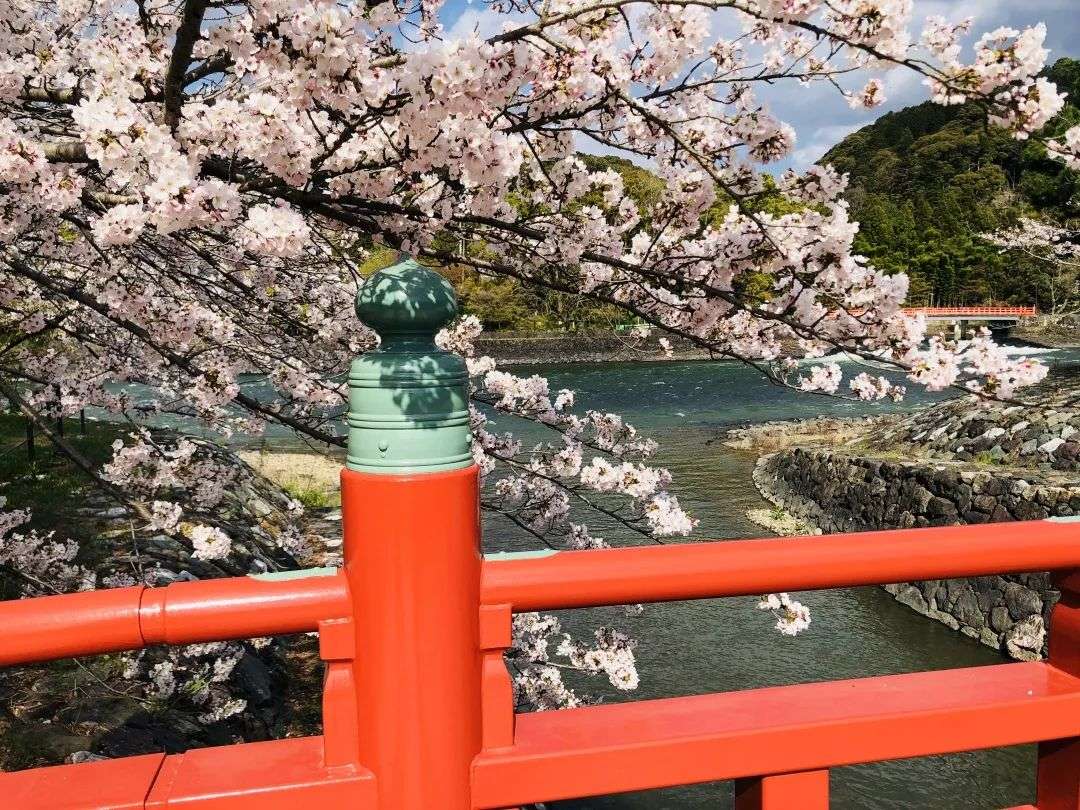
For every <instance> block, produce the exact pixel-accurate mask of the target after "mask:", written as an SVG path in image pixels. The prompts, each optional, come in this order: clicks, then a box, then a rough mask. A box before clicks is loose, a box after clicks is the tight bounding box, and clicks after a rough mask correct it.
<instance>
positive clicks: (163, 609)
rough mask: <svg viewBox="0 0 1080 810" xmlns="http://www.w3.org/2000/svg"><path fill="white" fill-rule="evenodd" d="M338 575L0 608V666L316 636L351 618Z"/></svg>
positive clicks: (63, 598) (120, 591)
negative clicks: (322, 625) (329, 624)
mask: <svg viewBox="0 0 1080 810" xmlns="http://www.w3.org/2000/svg"><path fill="white" fill-rule="evenodd" d="M350 610H351V608H350V606H349V597H348V587H347V585H346V583H345V578H344V577H343V576H341V575H340V574H335V575H332V576H308V577H303V578H297V579H286V580H265V579H258V578H255V577H236V578H232V579H215V580H203V581H198V582H174V583H172V584H171V585H168V586H166V587H164V588H145V587H132V588H115V589H112V590H101V591H86V592H83V593H72V594H63V595H60V596H42V597H38V598H34V599H17V600H13V601H8V602H0V627H3V628H4V632H3V633H0V666H11V665H13V664H28V663H32V662H36V661H49V660H55V659H58V658H70V657H74V656H80V655H97V654H101V653H110V652H118V651H120V650H136V649H139V648H141V647H145V646H147V645H150V644H193V643H196V642H207V641H225V640H228V639H237V638H255V637H259V636H270V635H287V634H289V633H304V632H309V631H312V630H317V629H318V627H319V622H321V621H324V620H328V619H334V618H339V617H344V616H348V615H349V613H350Z"/></svg>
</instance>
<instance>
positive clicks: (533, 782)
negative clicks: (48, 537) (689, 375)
mask: <svg viewBox="0 0 1080 810" xmlns="http://www.w3.org/2000/svg"><path fill="white" fill-rule="evenodd" d="M455 310H456V304H455V302H454V299H453V291H452V289H450V287H449V285H448V284H447V283H446V282H445V281H443V280H442V279H441V278H440V277H439V276H437V275H436V274H434V273H432V272H431V271H428V270H426V269H424V268H421V267H419V266H418V265H416V264H414V263H408V262H406V263H403V264H400V265H396V266H395V267H392V268H388V269H387V270H384V271H380V273H377V274H375V275H374V276H373V277H372V278H371V279H370V280H369V281H367V282H366V283H365V285H364V287H363V288H362V290H361V292H360V296H359V297H358V302H357V311H358V313H359V314H360V315H361V316H362V317H363V318H364V319H365V322H367V323H368V324H369V325H371V326H373V327H374V328H375V329H376V330H377V331H378V332H379V335H380V337H381V338H382V344H381V345H380V348H379V349H378V350H377V351H375V352H372V353H369V354H368V355H365V356H364V357H362V358H359V359H358V360H356V361H354V362H353V364H352V367H351V369H350V372H349V389H350V410H349V414H348V417H347V424H348V427H349V451H348V456H347V465H346V466H347V468H346V469H344V470H343V471H342V473H341V494H342V528H343V531H344V538H343V539H344V566H343V568H342V569H341V570H340V571H333V570H326V569H320V570H315V571H309V572H299V573H297V574H294V575H292V576H291V577H286V578H275V577H273V576H271V577H254V578H253V577H244V578H238V579H224V580H215V581H210V582H185V583H174V584H172V585H169V586H168V587H165V588H145V587H135V588H121V589H117V590H110V591H95V592H90V593H80V594H72V595H66V596H50V597H41V598H36V599H25V600H21V601H13V602H2V603H0V666H13V665H18V664H27V663H33V662H40V661H47V660H51V659H56V658H63V657H67V656H80V655H94V654H98V653H107V652H116V651H119V650H133V649H138V648H140V647H143V646H146V645H150V644H191V643H196V642H209V641H218V640H224V639H234V638H245V637H257V636H269V635H280V634H288V633H299V632H309V631H317V632H318V634H319V651H320V655H321V657H322V659H323V661H324V662H325V678H324V683H323V695H322V710H323V711H322V714H323V733H322V734H321V735H319V736H317V737H307V738H300V739H284V740H276V741H271V742H258V743H247V744H242V745H234V746H226V747H218V748H203V749H198V750H191V751H187V752H185V753H181V754H170V755H165V754H149V755H145V756H137V757H130V758H127V759H115V760H106V761H101V762H93V763H84V764H78V765H63V766H57V767H51V768H38V769H33V770H27V771H21V772H15V773H6V774H0V807H2V808H5V810H6V808H15V809H16V810H102V809H103V808H111V809H113V810H120V809H122V810H134V809H135V808H141V809H142V810H161V809H162V808H174V809H175V810H240V808H259V810H285V808H290V810H291V809H292V808H326V810H334V809H335V808H343V809H344V808H349V809H350V810H482V809H484V808H515V807H519V806H521V805H522V804H527V803H532V802H545V801H554V800H559V799H566V798H572V797H580V796H593V795H598V794H605V793H617V792H621V791H631V790H644V789H649V788H660V787H667V786H671V785H679V784H689V783H695V782H709V781H715V780H727V779H734V780H737V781H736V785H737V796H738V800H737V804H738V808H739V810H793V809H794V808H798V810H819V809H820V808H824V807H826V806H827V805H828V790H829V778H828V771H829V769H830V768H833V767H837V766H841V765H849V764H853V763H860V762H876V761H881V760H889V759H897V758H903V757H916V756H925V755H930V754H941V753H946V752H952V751H965V750H970V749H977V748H988V747H994V746H1004V745H1013V744H1018V743H1036V742H1037V743H1039V761H1038V796H1037V802H1038V807H1039V808H1040V810H1064V809H1065V808H1068V809H1069V810H1080V573H1077V570H1078V569H1080V524H1070V523H1059V522H1052V521H1041V522H1033V523H1010V524H994V525H982V526H957V527H949V528H933V529H919V530H905V531H894V532H871V533H864V534H858V535H835V536H828V537H806V538H799V539H784V540H741V541H732V542H713V543H688V544H682V545H671V546H658V547H647V548H626V549H606V550H596V551H572V552H559V553H550V554H540V555H535V554H529V555H517V556H514V555H509V556H495V557H489V558H483V557H482V556H481V554H480V518H479V476H478V470H477V467H476V466H475V465H474V464H472V463H471V454H470V450H469V447H470V445H469V411H468V409H467V403H468V400H467V394H466V382H467V379H468V377H467V372H466V369H465V365H464V362H463V361H461V360H460V358H454V357H452V356H450V355H448V354H446V353H444V352H439V351H438V350H437V349H436V348H435V346H434V343H433V342H432V338H433V336H434V332H435V330H436V329H438V328H439V327H440V326H442V325H443V324H445V323H446V322H447V321H449V319H450V318H451V317H453V315H454V312H455ZM1025 571H1052V572H1055V576H1056V577H1057V581H1058V583H1059V587H1060V589H1061V592H1062V599H1061V601H1060V603H1059V604H1058V605H1057V606H1056V607H1055V608H1054V612H1053V617H1052V619H1053V620H1052V632H1051V640H1050V658H1049V660H1048V661H1046V662H1037V663H1023V664H1002V665H998V666H987V667H978V668H970V669H958V670H948V671H943V672H925V673H915V674H908V675H892V676H886V677H878V678H863V679H856V680H845V681H832V682H825V683H812V684H801V685H796V686H785V687H777V688H769V689H750V690H746V691H740V692H727V693H718V694H711V695H699V696H695V697H682V698H672V699H663V700H646V701H638V702H632V703H621V704H615V705H601V706H591V707H587V708H576V709H567V710H564V711H551V712H538V713H532V714H516V713H515V710H514V709H515V707H514V697H513V688H512V683H511V679H510V674H509V672H508V670H507V667H506V664H505V661H504V653H505V652H506V650H507V649H509V647H510V646H511V620H512V616H513V614H514V612H515V611H517V612H522V611H533V610H553V609H559V608H579V607H586V606H590V605H612V604H622V603H627V602H631V603H633V602H666V601H674V600H683V599H705V598H714V597H723V596H738V595H744V594H762V593H769V592H773V591H798V590H806V589H811V588H839V587H849V586H855V585H869V584H875V583H886V582H900V581H906V580H918V579H941V578H953V577H965V576H976V575H982V574H992V573H1008V572H1025Z"/></svg>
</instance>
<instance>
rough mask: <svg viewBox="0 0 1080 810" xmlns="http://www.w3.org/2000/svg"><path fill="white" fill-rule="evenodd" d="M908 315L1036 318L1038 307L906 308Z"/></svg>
mask: <svg viewBox="0 0 1080 810" xmlns="http://www.w3.org/2000/svg"><path fill="white" fill-rule="evenodd" d="M904 312H905V313H907V314H908V315H925V316H926V317H928V318H987V317H991V318H1034V317H1035V316H1036V315H1037V314H1038V310H1037V309H1036V307H906V308H905V309H904Z"/></svg>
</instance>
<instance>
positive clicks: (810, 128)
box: [442, 0, 1080, 169]
mask: <svg viewBox="0 0 1080 810" xmlns="http://www.w3.org/2000/svg"><path fill="white" fill-rule="evenodd" d="M914 5H915V16H914V19H915V23H914V24H913V25H912V29H913V31H914V33H915V35H916V36H918V33H919V31H920V30H921V28H922V26H921V21H922V20H923V19H925V18H926V17H927V16H929V15H931V14H940V15H942V16H944V17H946V18H947V19H949V20H960V19H962V18H964V17H968V16H971V17H974V18H975V24H974V26H973V27H972V31H973V33H972V36H970V37H969V38H968V41H967V42H966V43H965V45H966V46H968V45H970V43H971V41H973V40H974V39H976V38H977V37H978V36H979V35H980V34H982V33H983V32H985V31H990V30H993V29H995V28H998V27H1000V26H1003V25H1007V26H1011V27H1013V28H1022V27H1024V26H1026V25H1033V24H1034V23H1037V22H1040V21H1042V22H1045V23H1046V26H1047V37H1046V45H1047V47H1048V48H1050V51H1051V53H1050V61H1051V62H1053V60H1054V59H1056V58H1058V57H1060V56H1072V57H1074V58H1080V0H915V3H914ZM733 16H734V15H731V14H724V15H723V18H725V19H730V18H732V17H733ZM442 18H443V20H444V23H445V25H446V27H447V29H448V31H447V33H448V35H449V36H450V37H453V36H454V35H455V34H463V33H465V32H467V31H469V30H471V29H473V28H474V27H478V28H479V30H480V32H481V34H491V33H494V32H495V31H497V30H498V29H499V28H501V23H502V22H503V21H504V20H505V17H501V15H500V16H498V17H496V16H495V15H491V14H489V13H486V12H485V11H484V8H483V5H482V4H480V3H469V2H467V0H449V2H448V3H447V4H446V5H445V6H444V7H443V11H442ZM732 30H733V31H734V30H735V29H732ZM712 33H713V34H714V35H719V34H720V33H722V32H721V31H719V30H716V31H713V32H712ZM970 55H971V51H970V50H969V49H968V48H967V47H965V51H964V54H963V57H962V58H964V59H969V58H970ZM863 83H865V77H864V78H863V81H851V82H850V85H849V86H851V87H852V88H854V87H860V86H861V85H862V84H863ZM885 92H886V97H887V100H886V102H885V104H884V105H882V106H881V107H878V108H876V109H874V110H852V109H851V108H850V107H849V106H848V104H847V102H846V101H845V100H844V99H843V98H841V97H840V96H839V95H838V94H837V92H836V91H835V90H834V89H833V88H831V87H828V86H826V85H824V84H815V85H811V86H809V87H803V86H800V85H798V84H797V83H795V82H781V83H780V84H778V85H774V86H772V87H765V88H763V89H760V90H759V96H760V97H761V98H762V99H763V100H764V101H765V102H766V103H767V104H768V105H769V106H770V108H771V109H772V110H773V112H774V114H776V115H777V116H778V117H780V118H782V119H783V120H785V121H787V122H788V123H790V124H791V125H792V126H794V127H795V131H796V133H797V134H798V143H797V146H796V151H795V153H794V155H793V156H792V158H791V160H790V161H787V162H786V163H784V164H780V165H779V166H778V168H784V167H786V166H787V165H794V166H795V167H796V168H800V169H801V168H805V167H806V166H809V165H810V164H811V163H813V162H814V161H816V160H817V159H818V158H820V157H821V156H822V155H823V154H825V152H826V151H828V149H829V147H831V146H832V145H833V144H835V143H837V142H838V141H840V140H841V139H843V138H844V136H846V135H847V134H849V133H851V132H854V131H855V130H857V129H859V128H860V127H863V126H865V125H867V124H869V123H871V122H872V121H874V120H875V119H876V118H878V117H879V116H881V115H883V114H884V113H885V112H887V111H889V110H897V109H900V108H902V107H907V106H909V105H912V104H918V103H919V102H921V101H925V100H926V98H927V92H928V91H927V88H926V87H924V86H923V84H922V80H921V77H919V76H917V75H915V74H913V73H911V72H910V71H906V70H903V69H897V70H894V71H891V72H889V73H888V74H886V78H885ZM582 147H583V148H584V149H585V151H600V150H594V149H590V148H589V147H588V146H587V145H586V144H582Z"/></svg>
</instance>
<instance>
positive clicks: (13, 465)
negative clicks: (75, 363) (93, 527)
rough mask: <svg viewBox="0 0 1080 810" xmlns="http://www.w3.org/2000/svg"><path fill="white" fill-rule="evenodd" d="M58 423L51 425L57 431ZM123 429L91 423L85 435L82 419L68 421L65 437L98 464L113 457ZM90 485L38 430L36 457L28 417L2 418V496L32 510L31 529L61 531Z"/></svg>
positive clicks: (15, 505)
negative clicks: (114, 448) (82, 430)
mask: <svg viewBox="0 0 1080 810" xmlns="http://www.w3.org/2000/svg"><path fill="white" fill-rule="evenodd" d="M55 424H56V423H55V422H54V423H51V425H52V426H53V427H54V428H55ZM125 433H126V430H125V428H124V427H123V426H122V425H117V424H113V423H107V422H94V421H89V420H88V421H87V422H86V425H85V433H83V432H81V431H80V426H79V420H78V418H75V419H65V420H64V438H66V439H67V440H68V441H69V442H70V443H71V444H72V445H73V446H75V447H76V448H78V449H79V450H80V451H81V452H82V454H83V455H84V456H86V457H87V458H88V459H89V460H90V461H92V462H93V463H95V464H98V465H100V464H104V463H105V462H106V461H108V460H109V459H110V458H111V457H112V443H113V441H114V440H116V439H118V438H121V437H123V436H124V435H125ZM87 484H89V479H88V478H87V476H86V474H85V473H83V472H82V470H80V469H78V468H77V467H75V466H74V465H73V464H72V463H71V462H70V461H69V460H68V459H67V457H66V456H64V455H62V454H61V453H59V452H58V451H57V450H56V449H55V448H54V447H53V445H52V443H51V442H50V441H49V440H48V438H46V437H45V436H43V435H41V433H40V432H39V431H35V432H34V452H33V459H32V460H31V458H30V453H29V448H28V445H27V435H26V419H24V418H23V417H22V416H18V415H15V414H0V495H3V496H4V497H6V498H7V506H8V508H11V509H30V510H32V512H33V517H32V519H31V521H30V525H31V526H33V527H34V528H36V529H39V530H42V531H51V530H54V529H62V528H65V527H66V526H67V525H69V524H70V522H71V520H70V518H71V516H72V515H73V513H74V511H75V510H76V509H77V508H78V507H79V506H80V505H81V504H80V502H81V500H82V499H81V497H80V495H81V494H82V492H83V491H84V489H85V487H86V486H87Z"/></svg>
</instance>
